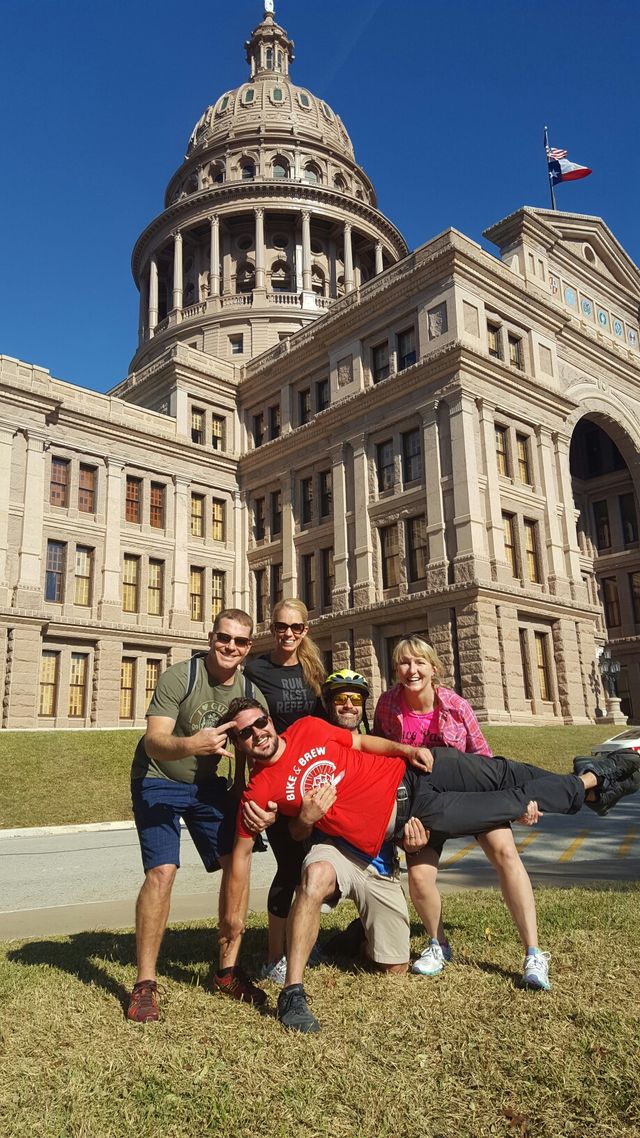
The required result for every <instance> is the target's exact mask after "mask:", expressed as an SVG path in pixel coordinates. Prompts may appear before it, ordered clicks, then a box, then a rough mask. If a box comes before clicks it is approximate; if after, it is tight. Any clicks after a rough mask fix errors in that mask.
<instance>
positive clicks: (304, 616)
mask: <svg viewBox="0 0 640 1138" xmlns="http://www.w3.org/2000/svg"><path fill="white" fill-rule="evenodd" d="M283 609H293V610H294V612H297V613H298V615H299V617H300V620H301V621H302V623H303V624H304V625H305V627H306V626H308V624H309V610H308V608H307V606H306V605H305V604H304V602H303V601H301V600H299V598H298V597H283V598H282V600H281V601H278V603H277V605H276V606H275V608H274V610H273V613H272V614H271V623H272V624H275V622H276V621H277V620H278V616H279V614H280V613H281V612H282V610H283ZM297 656H298V662H299V664H300V666H301V668H302V675H303V676H304V682H305V683H306V685H307V687H308V688H310V689H311V691H312V692H313V694H314V695H320V691H321V688H322V685H323V683H324V681H325V677H326V674H327V673H326V669H325V666H324V661H323V659H322V656H321V655H320V649H319V648H318V646H317V644H314V642H313V640H312V639H311V637H310V636H309V635H308V634H307V635H306V636H303V637H302V639H301V640H300V642H299V644H298V651H297Z"/></svg>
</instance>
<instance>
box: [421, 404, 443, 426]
mask: <svg viewBox="0 0 640 1138" xmlns="http://www.w3.org/2000/svg"><path fill="white" fill-rule="evenodd" d="M439 406H440V400H439V399H432V400H431V401H430V402H429V403H423V405H422V407H417V408H416V410H417V412H418V414H419V416H420V418H421V419H422V422H423V425H424V426H425V427H428V426H431V424H432V423H435V421H436V418H437V415H438V408H439Z"/></svg>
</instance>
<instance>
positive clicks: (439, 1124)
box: [0, 886, 640, 1138]
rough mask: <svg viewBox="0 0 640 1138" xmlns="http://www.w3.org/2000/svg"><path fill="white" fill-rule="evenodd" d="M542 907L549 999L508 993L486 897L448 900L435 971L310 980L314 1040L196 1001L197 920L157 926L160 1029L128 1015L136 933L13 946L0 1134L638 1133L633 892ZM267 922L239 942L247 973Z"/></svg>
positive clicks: (213, 1000)
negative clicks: (447, 934)
mask: <svg viewBox="0 0 640 1138" xmlns="http://www.w3.org/2000/svg"><path fill="white" fill-rule="evenodd" d="M538 900H539V909H540V920H541V924H542V926H543V927H544V929H545V943H549V944H550V946H551V948H552V951H553V981H554V986H553V991H552V992H550V993H531V992H525V991H522V990H520V989H519V988H518V987H517V985H516V978H517V974H518V968H519V965H520V951H519V948H518V946H517V944H516V943H515V938H514V932H513V928H512V926H511V923H510V920H509V918H508V916H507V915H506V913H505V911H504V908H503V906H502V904H501V902H500V899H499V897H498V895H497V894H496V893H493V892H485V893H473V894H457V895H456V896H454V897H451V898H448V899H447V918H448V920H449V923H450V926H451V927H452V930H453V937H454V941H455V947H456V963H455V964H453V965H451V966H449V967H448V968H447V969H446V971H445V973H444V974H443V975H442V976H441V977H438V978H435V979H431V980H425V979H420V978H418V977H404V978H390V977H382V976H375V975H369V974H366V973H356V972H352V973H350V972H341V971H339V970H337V969H336V968H333V967H329V966H322V967H320V968H317V969H314V970H313V971H311V972H309V973H308V978H307V988H308V991H309V993H310V995H311V998H312V1000H313V1008H314V1010H315V1012H316V1014H317V1015H318V1017H319V1019H320V1020H321V1022H322V1028H323V1029H322V1032H321V1033H320V1034H319V1035H318V1036H315V1037H304V1036H297V1035H295V1034H293V1035H292V1034H288V1033H285V1032H284V1031H283V1030H282V1028H281V1027H280V1026H279V1024H278V1023H277V1022H276V1021H275V1020H274V1018H273V1015H272V1014H267V1015H265V1016H260V1015H258V1014H257V1013H256V1012H255V1011H253V1010H252V1009H251V1008H248V1007H244V1006H238V1005H236V1004H233V1003H231V1002H230V1001H228V1000H226V999H225V998H224V997H221V996H212V995H210V994H209V993H208V992H207V991H206V988H205V987H204V982H205V979H206V974H207V969H208V962H209V960H210V959H211V954H212V951H213V932H212V929H211V927H210V926H207V925H192V926H176V927H174V928H172V929H171V930H170V931H169V933H168V934H167V937H166V939H165V944H164V948H163V958H162V976H163V979H162V1020H161V1022H160V1023H159V1024H153V1025H148V1026H146V1027H140V1026H135V1025H131V1024H127V1023H126V1021H125V1020H124V1018H123V1010H122V1005H123V1001H124V999H125V993H126V991H127V989H128V988H129V986H130V984H131V983H132V980H133V978H134V965H133V959H134V947H133V939H132V934H131V933H130V932H124V933H106V932H105V933H86V934H82V935H80V936H74V937H68V938H63V939H59V940H55V941H37V940H36V941H29V942H25V943H23V944H10V945H5V946H4V951H3V952H2V955H1V956H0V998H1V1000H2V1004H3V1015H2V1023H3V1026H2V1035H1V1041H0V1058H1V1060H2V1068H3V1072H4V1074H3V1078H2V1081H1V1083H0V1135H1V1136H2V1138H15V1136H17V1135H29V1136H30V1138H121V1136H123V1135H124V1134H125V1133H129V1132H131V1133H133V1134H135V1135H136V1138H158V1136H159V1135H162V1136H163V1138H200V1136H203V1135H221V1136H222V1135H223V1136H225V1138H249V1136H251V1138H253V1136H254V1135H256V1134H259V1135H261V1138H303V1136H304V1138H489V1136H491V1138H587V1136H588V1138H614V1136H615V1138H637V1135H638V1134H639V1133H640V1105H639V1100H638V1093H637V1062H638V1052H639V1047H640V1027H639V1019H638V1008H639V997H640V980H639V978H638V971H637V968H636V967H635V964H634V962H635V961H636V960H637V957H638V949H639V948H640V943H639V942H640V934H639V932H638V925H637V909H638V888H637V887H633V886H632V887H629V888H621V889H619V890H613V889H611V890H593V891H585V890H560V891H552V890H543V891H541V892H540V893H539V897H538ZM350 915H351V913H350V907H349V906H343V907H342V909H341V910H340V918H341V921H342V922H343V923H344V922H346V921H347V920H348V919H349V917H350ZM324 920H325V922H327V923H328V924H329V925H332V924H333V923H334V922H335V920H336V917H335V916H331V917H329V918H324ZM264 923H265V922H264V918H261V917H254V918H253V921H252V925H251V928H250V930H249V931H248V933H247V938H246V941H245V958H246V960H247V962H248V963H249V964H253V965H256V966H257V964H258V962H259V960H260V959H261V958H262V957H263V954H264V948H265V931H264ZM415 933H416V940H415V942H414V948H415V949H416V950H417V949H418V948H419V947H421V945H422V941H421V937H420V932H419V926H418V925H417V924H416V925H415ZM266 987H267V988H268V990H269V996H270V1007H271V1009H273V1007H274V1004H275V997H276V994H277V993H276V989H274V988H272V987H271V986H270V985H266Z"/></svg>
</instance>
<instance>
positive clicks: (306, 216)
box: [300, 209, 311, 221]
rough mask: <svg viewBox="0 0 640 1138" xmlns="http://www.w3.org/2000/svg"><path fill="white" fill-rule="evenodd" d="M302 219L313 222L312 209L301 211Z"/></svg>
mask: <svg viewBox="0 0 640 1138" xmlns="http://www.w3.org/2000/svg"><path fill="white" fill-rule="evenodd" d="M300 217H301V218H302V220H303V221H310V220H311V210H310V209H301V210H300Z"/></svg>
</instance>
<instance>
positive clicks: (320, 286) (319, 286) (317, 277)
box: [311, 265, 326, 296]
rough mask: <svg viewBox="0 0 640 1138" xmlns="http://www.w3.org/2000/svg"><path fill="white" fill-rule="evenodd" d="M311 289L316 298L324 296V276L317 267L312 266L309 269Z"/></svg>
mask: <svg viewBox="0 0 640 1138" xmlns="http://www.w3.org/2000/svg"><path fill="white" fill-rule="evenodd" d="M311 288H312V289H313V291H314V292H315V293H316V294H317V295H318V296H326V291H325V276H324V273H323V271H322V269H321V268H320V266H319V265H313V267H312V269H311Z"/></svg>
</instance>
